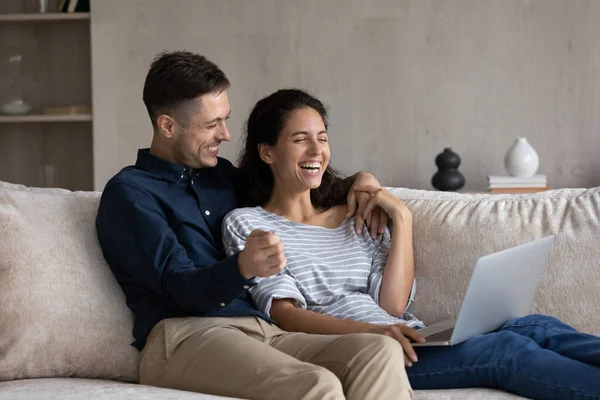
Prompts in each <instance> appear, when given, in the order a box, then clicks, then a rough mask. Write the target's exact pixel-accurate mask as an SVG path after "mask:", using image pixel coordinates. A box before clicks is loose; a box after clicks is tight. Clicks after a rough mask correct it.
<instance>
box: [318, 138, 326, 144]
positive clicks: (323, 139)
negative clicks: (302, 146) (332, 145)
mask: <svg viewBox="0 0 600 400" xmlns="http://www.w3.org/2000/svg"><path fill="white" fill-rule="evenodd" d="M319 142H321V143H327V138H319Z"/></svg>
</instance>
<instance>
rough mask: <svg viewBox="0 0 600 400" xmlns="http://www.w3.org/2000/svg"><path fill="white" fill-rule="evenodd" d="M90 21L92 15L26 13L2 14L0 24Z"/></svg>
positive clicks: (81, 13)
mask: <svg viewBox="0 0 600 400" xmlns="http://www.w3.org/2000/svg"><path fill="white" fill-rule="evenodd" d="M85 19H90V13H84V12H76V13H25V14H0V22H26V21H31V22H44V21H73V20H85Z"/></svg>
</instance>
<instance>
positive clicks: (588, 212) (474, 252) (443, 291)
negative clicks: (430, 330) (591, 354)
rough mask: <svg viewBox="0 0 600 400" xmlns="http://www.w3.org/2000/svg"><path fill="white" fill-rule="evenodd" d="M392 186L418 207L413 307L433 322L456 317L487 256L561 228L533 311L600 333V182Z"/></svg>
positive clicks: (412, 209)
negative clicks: (527, 190)
mask: <svg viewBox="0 0 600 400" xmlns="http://www.w3.org/2000/svg"><path fill="white" fill-rule="evenodd" d="M388 189H389V190H390V192H392V194H394V195H395V196H396V197H398V198H400V199H402V200H404V201H405V203H406V204H407V206H408V207H409V208H410V209H411V211H412V212H413V235H414V250H415V276H416V279H417V294H416V299H415V302H414V303H413V306H411V311H412V312H414V314H415V315H416V316H417V317H419V318H421V319H423V320H424V322H425V323H426V324H427V323H432V322H436V321H439V320H444V319H448V318H456V316H457V315H458V311H459V310H460V306H461V304H462V299H463V296H464V294H465V292H466V289H467V285H468V283H469V280H470V277H471V273H472V271H473V268H474V267H475V263H476V262H477V259H478V258H479V257H480V256H483V255H486V254H490V253H493V252H496V251H500V250H504V249H507V248H509V247H512V246H516V245H518V244H522V243H525V242H528V241H531V240H534V239H537V238H541V237H545V236H548V235H555V241H554V246H553V249H552V252H551V254H550V259H549V261H548V265H547V267H546V270H545V271H544V274H543V276H542V280H541V283H540V286H539V288H538V291H537V293H536V297H535V299H534V304H533V307H532V312H533V313H541V314H547V315H552V316H555V317H557V318H559V319H561V320H563V321H564V322H567V323H569V324H571V325H573V326H574V327H576V328H578V329H579V330H583V331H585V332H588V333H593V334H596V335H600V296H599V295H598V294H599V293H600V187H599V188H592V189H562V190H552V191H548V192H542V193H536V194H523V195H486V194H458V193H444V192H435V191H423V190H410V189H400V188H388Z"/></svg>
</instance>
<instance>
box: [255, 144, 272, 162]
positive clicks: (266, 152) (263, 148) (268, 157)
mask: <svg viewBox="0 0 600 400" xmlns="http://www.w3.org/2000/svg"><path fill="white" fill-rule="evenodd" d="M271 150H272V148H271V146H269V145H268V144H266V143H259V144H258V155H259V156H260V158H261V160H263V161H264V162H265V163H267V164H273V155H272V151H271Z"/></svg>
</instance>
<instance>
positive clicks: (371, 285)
mask: <svg viewBox="0 0 600 400" xmlns="http://www.w3.org/2000/svg"><path fill="white" fill-rule="evenodd" d="M390 245H391V236H390V231H389V229H387V228H386V229H385V232H384V233H383V235H382V237H381V241H380V242H379V246H378V247H377V250H375V253H374V255H373V261H372V264H371V273H370V275H369V282H368V287H367V290H368V293H369V295H370V296H371V297H372V298H373V299H374V300H375V301H376V302H377V304H379V292H380V290H381V281H382V280H383V270H384V268H385V264H386V262H387V257H388V253H389V252H390ZM416 291H417V280H416V279H414V280H413V285H412V289H411V290H410V295H409V296H408V303H407V304H406V309H408V307H410V305H411V304H412V303H413V301H414V300H415V294H416Z"/></svg>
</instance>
